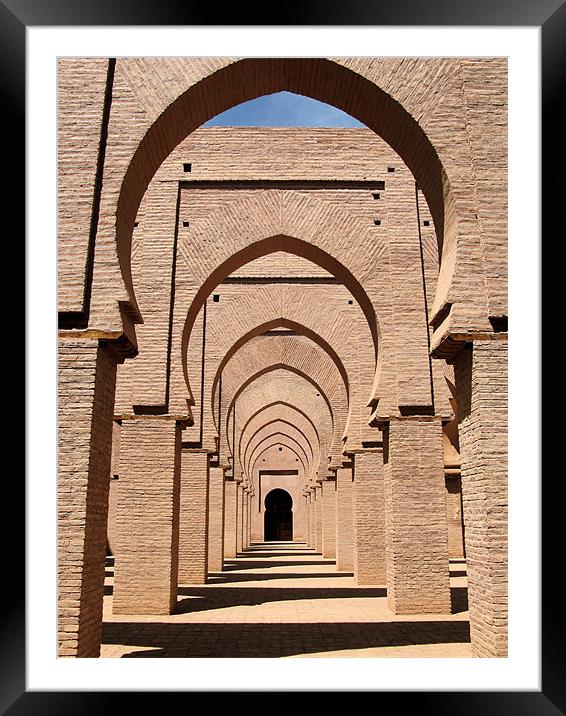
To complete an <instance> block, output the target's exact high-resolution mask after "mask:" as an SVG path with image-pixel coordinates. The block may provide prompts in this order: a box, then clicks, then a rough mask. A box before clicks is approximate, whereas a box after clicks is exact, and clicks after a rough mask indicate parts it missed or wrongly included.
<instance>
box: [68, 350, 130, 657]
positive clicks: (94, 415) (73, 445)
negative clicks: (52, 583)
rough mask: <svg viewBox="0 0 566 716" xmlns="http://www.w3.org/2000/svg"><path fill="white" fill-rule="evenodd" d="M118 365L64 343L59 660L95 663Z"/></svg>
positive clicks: (103, 355) (105, 356) (98, 353)
mask: <svg viewBox="0 0 566 716" xmlns="http://www.w3.org/2000/svg"><path fill="white" fill-rule="evenodd" d="M115 382H116V364H115V362H114V361H113V360H112V358H111V357H110V356H109V355H108V354H107V353H106V352H105V351H104V349H103V348H102V347H100V346H99V345H98V342H97V341H90V340H68V339H66V340H61V341H60V342H59V355H58V409H59V426H58V457H59V480H58V490H57V536H58V542H57V544H58V561H57V566H58V609H59V621H58V632H59V647H58V648H59V652H58V653H59V655H60V656H85V657H93V656H98V654H99V649H100V633H101V627H102V596H103V593H104V555H105V552H106V522H107V511H108V492H109V482H110V465H111V457H110V452H111V445H112V420H111V415H112V407H113V398H114V390H115Z"/></svg>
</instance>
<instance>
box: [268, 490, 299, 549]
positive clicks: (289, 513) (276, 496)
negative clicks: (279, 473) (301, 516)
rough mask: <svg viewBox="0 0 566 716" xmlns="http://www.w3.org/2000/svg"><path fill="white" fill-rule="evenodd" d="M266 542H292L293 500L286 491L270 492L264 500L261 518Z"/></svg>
mask: <svg viewBox="0 0 566 716" xmlns="http://www.w3.org/2000/svg"><path fill="white" fill-rule="evenodd" d="M263 525H264V530H263V534H264V540H265V541H266V542H292V540H293V499H292V497H291V495H290V494H289V493H288V492H287V491H286V490H281V489H275V490H271V492H269V493H268V494H267V496H266V498H265V514H264V518H263Z"/></svg>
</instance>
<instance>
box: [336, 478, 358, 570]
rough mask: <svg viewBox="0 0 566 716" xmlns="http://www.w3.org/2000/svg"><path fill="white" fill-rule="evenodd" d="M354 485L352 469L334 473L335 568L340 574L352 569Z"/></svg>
mask: <svg viewBox="0 0 566 716" xmlns="http://www.w3.org/2000/svg"><path fill="white" fill-rule="evenodd" d="M353 500H354V483H353V481H352V469H351V468H340V469H338V470H337V471H336V568H337V569H338V571H340V572H350V571H353V569H354V545H353V537H354V505H353Z"/></svg>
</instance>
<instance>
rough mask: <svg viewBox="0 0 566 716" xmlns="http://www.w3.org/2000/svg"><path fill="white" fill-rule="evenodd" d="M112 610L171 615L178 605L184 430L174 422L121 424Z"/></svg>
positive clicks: (127, 422)
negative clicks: (182, 433) (182, 441)
mask: <svg viewBox="0 0 566 716" xmlns="http://www.w3.org/2000/svg"><path fill="white" fill-rule="evenodd" d="M121 438H122V439H121V448H120V480H119V488H118V506H117V524H116V527H117V539H116V562H115V577H114V595H113V597H114V598H113V611H114V613H116V614H169V613H171V611H172V609H173V608H174V605H175V603H176V595H177V575H178V549H179V499H180V471H181V431H180V429H179V427H178V426H177V424H176V423H175V422H174V421H171V420H156V419H151V418H140V419H136V420H128V421H125V422H124V424H123V425H122V434H121Z"/></svg>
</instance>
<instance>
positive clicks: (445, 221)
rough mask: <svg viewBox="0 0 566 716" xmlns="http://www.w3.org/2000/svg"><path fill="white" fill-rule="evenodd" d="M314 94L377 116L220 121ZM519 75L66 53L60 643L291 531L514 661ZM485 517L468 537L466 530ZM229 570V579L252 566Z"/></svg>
mask: <svg viewBox="0 0 566 716" xmlns="http://www.w3.org/2000/svg"><path fill="white" fill-rule="evenodd" d="M283 89H284V90H288V91H294V92H298V93H300V94H304V95H307V96H311V97H314V98H316V99H319V100H322V101H325V102H329V103H330V104H334V105H335V106H338V107H340V108H341V109H343V110H345V111H346V112H349V113H351V114H352V115H353V116H355V117H357V118H359V119H360V120H361V121H362V122H364V123H365V124H366V127H365V128H359V129H341V128H337V129H325V128H290V127H278V128H252V127H240V128H233V127H210V128H204V127H202V126H201V125H202V123H203V122H204V121H205V120H207V119H209V118H210V117H212V116H213V115H215V114H216V113H218V112H220V111H223V110H224V109H227V108H228V107H230V106H232V105H234V104H238V103H239V102H241V101H245V100H247V99H252V98H254V97H256V96H261V95H263V94H266V93H271V92H276V91H279V90H283ZM506 93H507V64H506V61H505V60H504V59H500V58H483V59H477V58H476V59H474V58H461V59H446V58H431V59H418V58H389V59H386V58H383V59H381V58H334V59H332V60H330V59H322V58H319V59H308V58H306V59H301V58H295V59H288V58H272V59H268V58H255V59H233V58H193V57H188V58H118V59H117V60H108V59H104V58H100V59H85V58H61V59H60V60H59V62H58V132H59V145H58V202H59V203H58V209H59V213H58V232H59V233H58V247H59V261H58V281H59V291H58V299H59V310H60V331H59V463H60V464H59V483H58V499H59V503H58V520H59V542H58V549H59V565H58V566H59V654H61V655H67V656H97V655H98V653H99V644H100V633H101V619H102V598H103V588H104V558H105V552H106V551H108V552H109V553H111V554H113V555H114V557H115V576H114V591H113V597H112V608H113V610H114V612H115V613H116V614H138V615H143V614H146V615H151V614H155V615H159V614H161V615H165V616H166V615H168V614H170V613H171V612H172V611H173V610H174V609H175V608H176V604H177V590H178V587H179V585H183V584H201V585H202V584H204V583H206V582H207V580H208V581H214V580H213V579H212V578H211V577H210V575H211V573H215V574H216V573H218V572H220V571H222V570H223V568H224V567H225V566H227V565H225V562H226V560H230V561H232V560H234V559H235V558H236V557H237V555H238V554H241V553H242V551H243V550H245V549H246V548H247V547H248V546H249V545H250V544H251V543H253V542H261V541H263V540H264V539H265V530H264V519H265V498H266V496H267V494H268V493H269V492H270V491H271V490H273V489H277V488H279V489H284V490H286V491H287V492H288V493H289V495H290V496H291V499H292V504H293V508H292V520H293V538H294V540H296V541H298V542H302V541H304V542H306V543H307V544H309V545H310V546H311V547H312V548H313V549H314V550H316V552H318V553H319V554H320V555H322V556H323V557H324V558H330V559H334V558H335V560H336V568H337V570H338V571H339V572H342V573H353V574H354V579H355V580H356V581H357V583H358V584H360V585H365V584H368V585H370V584H375V585H379V586H380V587H386V589H387V600H388V605H389V608H390V609H391V610H392V611H393V612H394V613H396V614H411V615H413V614H417V613H426V614H437V615H442V614H444V615H446V614H449V613H450V608H451V605H450V590H449V573H448V558H449V557H450V558H455V559H459V558H462V557H463V556H464V554H465V556H466V557H467V560H468V561H467V570H468V576H469V580H468V586H469V605H470V630H471V635H472V644H473V648H474V650H475V653H476V654H477V655H478V656H503V655H505V654H506V650H507V572H506V570H507V532H506V530H507V472H506V471H507V461H506V451H507V442H506V430H507V412H506V410H507V388H506V376H507V363H506V361H507V352H506V333H505V332H504V331H503V330H502V329H504V328H505V319H506V315H507V285H506V281H507V217H506V213H507V204H506V201H507V199H506V196H507V154H506V145H507V96H506ZM462 521H463V522H464V525H465V530H463V524H462ZM232 566H233V565H231V567H232Z"/></svg>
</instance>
